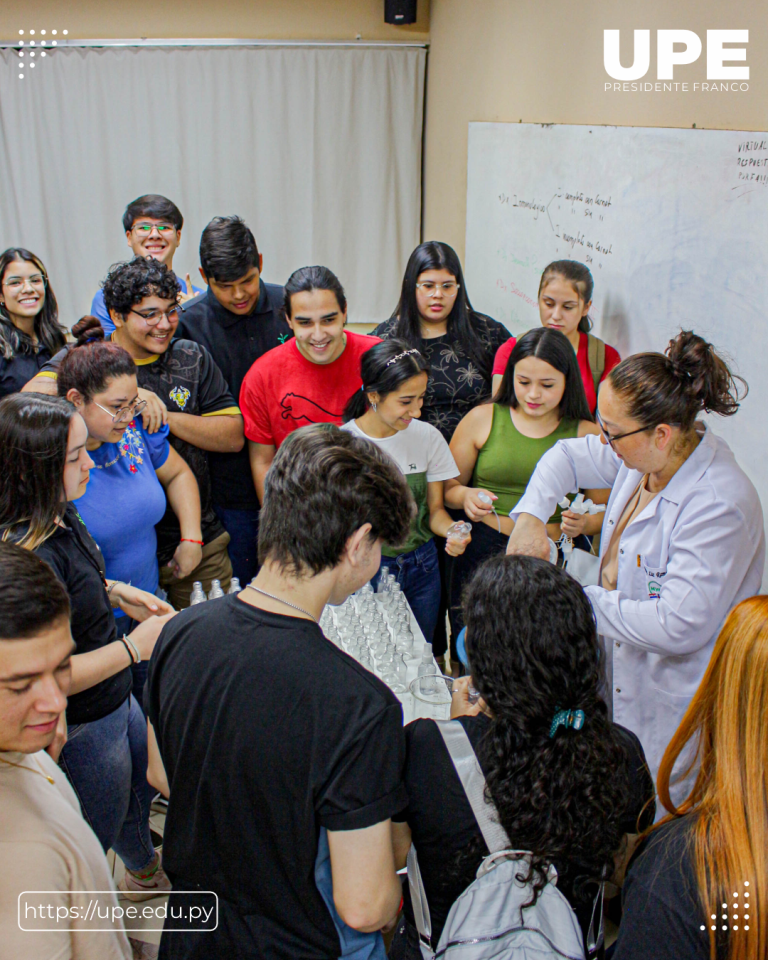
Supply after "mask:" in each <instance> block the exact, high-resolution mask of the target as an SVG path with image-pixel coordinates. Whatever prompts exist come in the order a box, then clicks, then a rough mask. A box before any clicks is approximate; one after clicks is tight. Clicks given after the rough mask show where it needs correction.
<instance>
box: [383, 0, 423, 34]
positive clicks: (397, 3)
mask: <svg viewBox="0 0 768 960" xmlns="http://www.w3.org/2000/svg"><path fill="white" fill-rule="evenodd" d="M384 22H385V23H394V24H395V26H398V27H399V26H402V25H403V24H404V23H416V0H384Z"/></svg>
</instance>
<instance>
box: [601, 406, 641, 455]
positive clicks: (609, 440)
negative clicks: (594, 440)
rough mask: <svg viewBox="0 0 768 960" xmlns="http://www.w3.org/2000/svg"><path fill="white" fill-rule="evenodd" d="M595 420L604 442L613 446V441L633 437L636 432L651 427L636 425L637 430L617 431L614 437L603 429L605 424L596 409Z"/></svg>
mask: <svg viewBox="0 0 768 960" xmlns="http://www.w3.org/2000/svg"><path fill="white" fill-rule="evenodd" d="M595 420H596V421H597V425H598V427H600V432H601V433H602V435H603V436H604V437H605V441H606V443H607V444H608V445H609V446H610V447H613V445H614V443H615V442H616V441H617V440H623V439H624V438H625V437H633V436H634V435H635V434H636V433H642V432H643V431H644V430H651V429H653V428H652V427H638V429H637V430H630V431H629V433H617V434H616V436H615V437H612V436H611V435H610V433H608V431H607V430H606V429H605V424H604V423H603V421H602V418H601V417H600V414H599V413H598V412H597V411H595Z"/></svg>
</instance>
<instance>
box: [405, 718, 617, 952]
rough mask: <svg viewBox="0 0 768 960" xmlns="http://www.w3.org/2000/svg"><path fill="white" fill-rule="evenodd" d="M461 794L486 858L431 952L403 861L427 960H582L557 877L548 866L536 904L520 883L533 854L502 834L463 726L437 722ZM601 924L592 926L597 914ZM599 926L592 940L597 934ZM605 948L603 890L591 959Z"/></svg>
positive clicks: (426, 921)
mask: <svg viewBox="0 0 768 960" xmlns="http://www.w3.org/2000/svg"><path fill="white" fill-rule="evenodd" d="M436 723H437V726H438V729H439V730H440V733H441V734H442V737H443V740H444V741H445V745H446V747H447V749H448V753H449V754H450V756H451V760H452V761H453V765H454V766H455V768H456V772H457V773H458V775H459V779H460V780H461V785H462V786H463V787H464V792H465V793H466V795H467V799H468V800H469V803H470V806H471V807H472V812H473V813H474V815H475V819H476V820H477V824H478V826H479V827H480V830H481V832H482V834H483V838H484V840H485V842H486V844H487V846H488V849H489V850H490V851H491V853H490V856H488V857H486V858H485V859H484V860H483V862H482V864H481V865H480V868H479V869H478V871H477V878H476V879H475V880H474V881H473V882H472V883H471V884H470V885H469V886H468V887H467V889H466V890H465V891H464V893H462V895H461V896H460V897H459V899H458V900H457V901H456V902H455V903H454V904H453V906H452V907H451V910H450V913H449V914H448V919H447V920H446V922H445V927H444V928H443V932H442V935H441V936H440V942H439V943H438V945H437V949H436V950H434V949H433V948H432V944H431V939H430V937H431V921H430V916H429V904H428V903H427V898H426V895H425V892H424V885H423V883H422V879H421V873H420V871H419V862H418V859H417V856H416V849H415V847H414V846H413V845H411V849H410V851H409V853H408V885H409V888H410V892H411V904H412V906H413V914H414V918H415V921H416V927H417V929H418V931H419V941H420V945H421V953H422V957H423V958H424V960H438V958H441V957H446V960H491V958H493V960H562V958H567V960H584V958H585V955H584V939H583V936H582V932H581V927H580V926H579V922H578V920H577V919H576V914H575V913H574V912H573V909H572V908H571V905H570V904H569V903H568V901H567V900H566V899H565V897H564V896H563V894H562V893H560V891H559V890H558V889H557V886H556V884H557V871H556V870H555V868H554V867H552V866H550V868H549V874H548V882H547V883H546V885H545V886H544V889H543V890H542V891H541V893H540V894H539V897H538V899H537V901H536V903H535V904H534V905H533V906H531V907H525V908H524V907H523V905H524V904H525V903H528V901H529V900H530V899H531V890H532V888H531V884H528V883H523V882H521V881H520V880H519V879H518V875H521V876H524V875H525V874H527V872H528V862H529V857H530V853H529V852H527V851H525V850H512V849H510V847H511V844H510V842H509V838H508V837H507V834H506V831H505V830H504V828H503V827H502V826H501V824H500V823H498V821H497V820H496V819H495V816H494V815H495V812H496V811H495V809H494V807H493V806H492V805H491V804H489V803H488V802H487V801H486V799H485V777H484V776H483V772H482V770H481V769H480V764H479V763H478V762H477V757H476V756H475V752H474V750H473V749H472V744H471V743H470V742H469V738H468V737H467V735H466V733H465V732H464V728H463V727H462V725H461V724H460V723H459V722H458V721H455V720H442V721H440V720H438V721H436ZM598 913H599V920H598V923H597V924H596V922H595V920H596V914H598ZM596 926H597V935H595V932H594V928H595V927H596ZM600 943H602V885H601V887H600V891H599V893H598V896H597V898H596V899H595V904H594V906H593V916H592V926H591V928H590V931H589V937H588V946H589V947H590V955H592V950H593V948H594V949H596V948H597V947H598V946H599V945H600Z"/></svg>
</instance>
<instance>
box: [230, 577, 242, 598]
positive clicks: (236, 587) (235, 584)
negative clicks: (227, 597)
mask: <svg viewBox="0 0 768 960" xmlns="http://www.w3.org/2000/svg"><path fill="white" fill-rule="evenodd" d="M242 589H243V588H242V587H241V586H240V581H239V580H238V579H237V577H232V582H231V583H230V585H229V590H227V593H228V594H229V593H240V591H241V590H242Z"/></svg>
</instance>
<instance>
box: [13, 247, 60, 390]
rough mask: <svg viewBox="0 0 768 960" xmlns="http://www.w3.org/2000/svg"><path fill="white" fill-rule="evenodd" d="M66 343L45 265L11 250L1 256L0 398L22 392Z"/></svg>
mask: <svg viewBox="0 0 768 960" xmlns="http://www.w3.org/2000/svg"><path fill="white" fill-rule="evenodd" d="M65 343H66V338H65V330H64V328H63V327H62V326H61V325H60V324H59V308H58V306H57V304H56V297H55V295H54V292H53V290H52V289H51V286H50V284H49V282H48V274H47V272H46V269H45V267H44V266H43V262H42V260H40V258H39V257H36V256H35V255H34V253H32V252H31V251H29V250H24V249H23V248H21V247H9V249H8V250H5V251H4V252H3V253H0V397H5V396H7V395H8V394H9V393H17V392H18V391H19V390H21V388H22V387H23V386H24V384H25V383H26V382H27V381H28V380H31V379H32V377H34V376H35V374H36V373H37V372H38V370H40V369H41V367H42V366H43V365H44V364H46V363H47V362H48V361H49V360H50V359H51V357H52V356H53V355H54V353H56V351H57V350H60V349H61V348H62V347H63V346H64V344H65Z"/></svg>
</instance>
